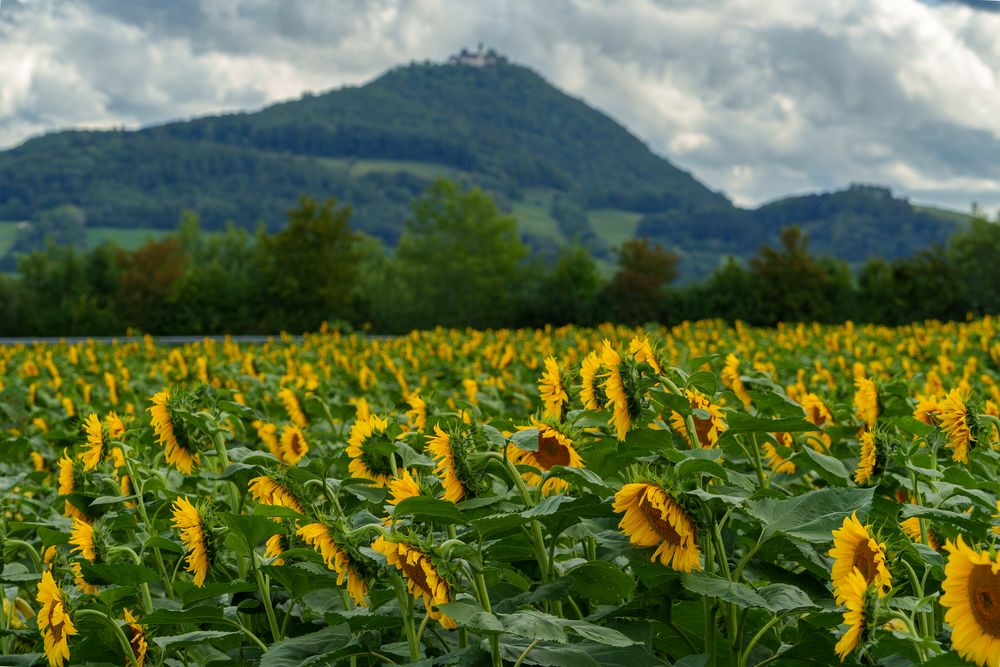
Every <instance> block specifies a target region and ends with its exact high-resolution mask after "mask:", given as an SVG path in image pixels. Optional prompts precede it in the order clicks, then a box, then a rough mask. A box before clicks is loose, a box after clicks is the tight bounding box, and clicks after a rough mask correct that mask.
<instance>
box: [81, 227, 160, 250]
mask: <svg viewBox="0 0 1000 667" xmlns="http://www.w3.org/2000/svg"><path fill="white" fill-rule="evenodd" d="M172 231H173V230H169V229H152V228H147V227H137V228H134V229H121V228H119V227H94V228H92V229H88V230H87V247H88V248H93V247H95V246H98V245H100V244H101V243H103V242H105V241H113V242H114V243H116V244H117V245H118V246H120V247H122V248H125V249H126V250H134V249H135V248H138V247H139V246H141V245H142V244H143V243H145V242H146V241H150V240H156V239H162V238H163V237H164V236H167V235H168V234H170V233H171V232H172Z"/></svg>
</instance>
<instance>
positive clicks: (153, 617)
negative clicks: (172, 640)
mask: <svg viewBox="0 0 1000 667" xmlns="http://www.w3.org/2000/svg"><path fill="white" fill-rule="evenodd" d="M223 622H225V616H223V614H222V608H221V607H219V606H217V605H205V606H204V607H192V608H189V609H183V610H182V609H157V610H155V611H154V612H153V613H151V614H148V615H146V616H143V618H142V624H143V625H150V626H157V625H200V624H202V623H223Z"/></svg>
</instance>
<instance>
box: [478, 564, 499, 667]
mask: <svg viewBox="0 0 1000 667" xmlns="http://www.w3.org/2000/svg"><path fill="white" fill-rule="evenodd" d="M475 582H476V594H477V595H478V596H479V604H480V606H482V608H483V609H484V610H485V611H486V613H488V614H492V613H493V607H492V606H491V605H490V594H489V591H488V590H486V577H484V576H483V573H482V572H477V573H476V577H475ZM490 655H491V656H492V659H493V667H501V666H502V665H503V661H502V660H501V659H500V635H498V634H497V633H495V632H491V633H490Z"/></svg>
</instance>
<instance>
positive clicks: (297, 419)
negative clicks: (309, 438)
mask: <svg viewBox="0 0 1000 667" xmlns="http://www.w3.org/2000/svg"><path fill="white" fill-rule="evenodd" d="M278 398H280V399H281V402H282V403H284V404H285V411H286V412H287V413H288V418H289V419H291V420H292V423H293V424H295V425H296V426H298V427H299V428H305V427H306V426H308V425H309V420H307V419H306V413H304V412H302V406H301V405H299V399H298V398H296V397H295V392H294V391H292V390H291V389H287V388H285V389H282V390H281V391H279V392H278Z"/></svg>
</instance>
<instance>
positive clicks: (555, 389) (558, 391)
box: [538, 356, 569, 419]
mask: <svg viewBox="0 0 1000 667" xmlns="http://www.w3.org/2000/svg"><path fill="white" fill-rule="evenodd" d="M568 386H569V383H568V382H566V379H565V378H564V377H563V375H562V371H561V370H560V368H559V362H558V361H556V358H555V357H552V356H549V357H546V358H545V372H544V373H542V377H541V378H539V380H538V393H539V395H540V396H541V398H542V404H543V405H544V406H545V414H546V415H547V416H550V417H555V418H556V419H562V418H563V416H564V415H565V412H566V406H567V405H568V404H569V393H567V391H566V387H568Z"/></svg>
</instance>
